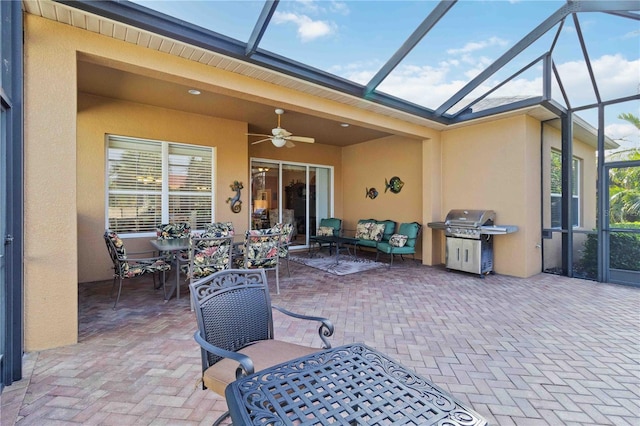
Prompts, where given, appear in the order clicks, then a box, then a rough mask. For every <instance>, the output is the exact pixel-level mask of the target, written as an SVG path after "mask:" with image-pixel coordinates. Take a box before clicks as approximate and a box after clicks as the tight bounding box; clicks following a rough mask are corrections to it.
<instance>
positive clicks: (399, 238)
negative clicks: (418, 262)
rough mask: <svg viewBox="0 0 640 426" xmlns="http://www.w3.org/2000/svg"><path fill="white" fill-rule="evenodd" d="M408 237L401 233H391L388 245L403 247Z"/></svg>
mask: <svg viewBox="0 0 640 426" xmlns="http://www.w3.org/2000/svg"><path fill="white" fill-rule="evenodd" d="M408 239H409V237H407V236H406V235H402V234H393V235H392V236H391V238H389V245H390V246H393V247H404V245H405V244H406V243H407V240H408Z"/></svg>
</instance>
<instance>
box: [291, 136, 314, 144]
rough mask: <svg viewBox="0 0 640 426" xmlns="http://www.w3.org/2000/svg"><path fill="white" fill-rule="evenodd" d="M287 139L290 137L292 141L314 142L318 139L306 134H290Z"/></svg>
mask: <svg viewBox="0 0 640 426" xmlns="http://www.w3.org/2000/svg"><path fill="white" fill-rule="evenodd" d="M287 139H289V140H290V141H296V142H304V143H314V142H315V141H316V140H315V139H314V138H309V137H306V136H289V137H288V138H287Z"/></svg>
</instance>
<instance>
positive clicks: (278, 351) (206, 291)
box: [190, 269, 333, 425]
mask: <svg viewBox="0 0 640 426" xmlns="http://www.w3.org/2000/svg"><path fill="white" fill-rule="evenodd" d="M190 287H191V298H192V300H193V304H194V306H195V310H196V317H197V321H198V331H196V333H195V335H194V338H195V340H196V342H198V344H199V345H200V347H201V356H202V384H203V389H210V390H212V391H214V392H216V393H217V394H218V395H221V396H223V397H224V391H225V389H226V387H227V385H228V384H229V383H231V382H233V381H234V380H236V378H239V377H243V376H246V375H249V374H253V373H254V372H258V371H261V370H263V369H265V368H267V367H271V366H274V365H276V364H280V363H282V362H286V361H288V360H290V359H294V358H297V357H300V356H304V355H308V354H311V353H314V352H317V351H319V350H321V348H312V347H308V346H302V345H298V344H295V343H289V342H285V341H282V340H276V339H275V338H274V333H273V316H272V308H273V309H276V310H278V311H280V312H282V313H284V314H286V315H289V316H291V317H294V318H298V319H304V320H312V321H318V322H319V323H320V327H319V329H318V334H319V336H320V339H321V340H322V348H325V349H328V348H331V344H330V343H329V341H328V340H327V337H330V336H332V335H333V324H332V323H331V322H330V321H329V320H328V319H325V318H320V317H311V316H307V315H299V314H295V313H292V312H289V311H287V310H285V309H282V308H280V307H277V306H273V305H271V298H270V296H269V288H268V287H267V278H266V274H265V271H264V270H262V269H253V270H247V269H225V270H223V271H220V272H216V273H214V274H212V275H209V276H207V277H205V278H203V279H201V280H198V281H196V282H194V283H192V284H191V285H190ZM228 415H229V413H228V412H226V413H225V414H223V416H222V417H220V418H219V419H218V420H216V422H215V423H214V425H219V424H220V422H222V421H223V420H224V419H225V418H227V417H228Z"/></svg>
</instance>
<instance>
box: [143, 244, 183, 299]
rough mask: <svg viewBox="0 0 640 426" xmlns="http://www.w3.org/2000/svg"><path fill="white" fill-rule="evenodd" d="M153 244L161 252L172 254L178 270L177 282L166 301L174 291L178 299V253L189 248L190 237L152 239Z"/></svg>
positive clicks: (172, 259) (177, 273) (178, 270)
mask: <svg viewBox="0 0 640 426" xmlns="http://www.w3.org/2000/svg"><path fill="white" fill-rule="evenodd" d="M149 242H150V243H151V245H152V246H153V247H154V248H155V249H156V250H158V251H159V252H161V253H162V252H164V253H169V254H170V255H171V263H172V264H173V266H174V267H175V270H176V283H175V285H174V286H173V287H172V288H171V290H170V291H169V295H168V296H166V299H165V301H167V300H169V299H171V296H173V292H174V291H175V292H176V299H180V262H179V260H178V255H179V253H180V252H181V251H185V250H189V238H188V237H187V238H169V239H166V240H158V239H155V240H150V241H149Z"/></svg>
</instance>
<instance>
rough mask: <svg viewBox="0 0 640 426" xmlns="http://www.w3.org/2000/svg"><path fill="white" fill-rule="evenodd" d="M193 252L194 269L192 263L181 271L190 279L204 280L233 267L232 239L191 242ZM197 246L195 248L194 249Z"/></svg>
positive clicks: (196, 240) (197, 239)
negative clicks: (203, 278)
mask: <svg viewBox="0 0 640 426" xmlns="http://www.w3.org/2000/svg"><path fill="white" fill-rule="evenodd" d="M190 244H192V248H193V250H191V251H190V253H193V268H191V263H189V265H184V266H183V267H182V268H181V269H182V271H183V272H184V273H185V274H186V275H187V277H188V278H202V277H206V276H208V275H211V274H213V273H214V272H218V271H221V270H223V269H227V268H230V267H231V258H232V256H231V250H232V247H233V241H232V240H231V239H202V240H201V239H199V238H194V239H192V240H191V242H190ZM193 245H195V247H193Z"/></svg>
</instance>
